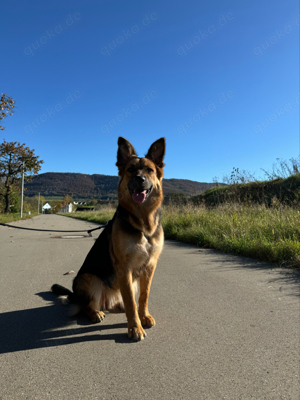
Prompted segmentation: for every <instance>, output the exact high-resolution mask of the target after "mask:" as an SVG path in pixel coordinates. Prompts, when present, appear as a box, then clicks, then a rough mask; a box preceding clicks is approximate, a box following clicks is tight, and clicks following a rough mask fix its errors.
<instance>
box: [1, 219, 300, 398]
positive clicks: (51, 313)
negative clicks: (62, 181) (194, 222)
mask: <svg viewBox="0 0 300 400" xmlns="http://www.w3.org/2000/svg"><path fill="white" fill-rule="evenodd" d="M13 224H14V225H15V226H21V227H28V228H36V229H38V228H41V229H65V230H81V229H89V228H92V227H95V226H96V225H95V224H92V223H89V222H84V221H79V220H74V219H70V218H66V217H62V216H57V215H43V216H38V217H35V218H32V219H31V220H27V221H20V222H15V223H13ZM98 234H99V231H96V232H94V233H93V237H92V238H91V237H83V238H69V239H68V238H55V236H59V235H68V234H67V233H65V234H62V233H55V232H53V233H51V232H35V231H26V230H17V229H9V228H7V227H3V226H0V254H1V261H0V262H1V266H0V268H1V275H0V300H1V301H0V370H1V376H0V388H1V389H0V399H1V400H4V399H13V400H14V399H16V400H21V399H30V400H32V399H39V400H44V399H72V400H73V399H76V400H77V399H78V400H79V399H80V400H85V399H88V400H94V399H122V400H123V399H124V400H127V399H128V400H129V399H130V400H135V399H139V400H140V399H150V400H151V399H209V400H211V399H234V400H235V399H295V400H299V393H300V392H299V342H300V340H299V339H300V333H299V322H300V307H299V290H298V287H299V274H298V273H296V272H293V271H291V270H283V269H279V268H274V266H272V265H270V264H266V263H262V262H259V261H257V260H250V259H247V258H242V257H236V256H231V255H224V254H221V253H218V252H216V251H213V250H209V249H199V248H196V247H194V246H191V245H186V244H181V243H177V242H173V241H166V243H165V247H164V251H163V254H162V256H161V258H160V260H159V264H158V268H157V270H156V273H155V276H154V280H153V284H152V289H151V294H150V307H149V308H150V312H151V313H152V315H153V316H154V318H155V319H156V323H157V325H156V326H155V327H153V328H151V329H149V330H147V335H148V336H147V338H146V339H145V340H144V341H141V342H138V343H135V342H131V341H130V340H129V339H128V338H127V334H126V332H127V329H126V319H125V315H124V314H108V313H107V315H106V318H105V320H104V321H103V322H102V323H101V324H95V325H94V324H90V323H89V321H87V320H86V319H84V317H78V318H75V319H74V318H73V319H72V318H69V317H68V315H67V307H64V306H62V305H60V304H57V303H55V301H54V298H55V297H54V296H53V295H52V293H50V292H49V289H50V287H51V285H52V284H53V283H60V284H62V285H65V286H67V287H70V288H71V284H72V279H73V278H74V276H75V275H74V274H73V273H71V274H68V275H64V273H66V272H68V271H70V270H74V271H77V270H78V269H79V268H80V266H81V264H82V262H83V260H84V258H85V256H86V254H87V253H88V251H89V249H90V248H91V246H92V245H93V243H94V240H95V238H96V237H97V236H98ZM69 235H75V234H69ZM77 235H79V233H78V234H77Z"/></svg>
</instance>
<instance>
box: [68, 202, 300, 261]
mask: <svg viewBox="0 0 300 400" xmlns="http://www.w3.org/2000/svg"><path fill="white" fill-rule="evenodd" d="M114 212H115V208H113V207H103V209H102V210H101V211H90V212H77V213H71V214H67V216H70V217H73V218H79V219H83V220H87V221H91V222H96V223H99V224H103V223H105V222H107V221H108V220H109V219H111V218H112V216H113V214H114ZM162 224H163V228H164V232H165V238H166V239H173V240H178V241H181V242H185V243H190V244H194V245H196V246H199V247H207V248H212V249H217V250H220V251H222V252H225V253H231V254H237V255H242V256H246V257H251V258H256V259H260V260H263V261H267V262H271V263H273V264H277V265H280V266H284V267H292V268H300V211H298V210H297V209H294V208H292V207H288V206H277V207H269V208H267V207H265V206H264V205H251V206H245V205H240V204H224V205H220V206H218V207H214V208H207V207H204V206H193V205H186V206H178V205H177V206H172V205H169V206H164V207H163V212H162Z"/></svg>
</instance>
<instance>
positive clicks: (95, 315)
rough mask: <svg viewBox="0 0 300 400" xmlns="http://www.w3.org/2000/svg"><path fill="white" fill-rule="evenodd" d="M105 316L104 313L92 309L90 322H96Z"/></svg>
mask: <svg viewBox="0 0 300 400" xmlns="http://www.w3.org/2000/svg"><path fill="white" fill-rule="evenodd" d="M104 318H105V314H104V312H102V311H94V312H93V314H92V315H90V319H91V321H92V322H94V323H97V322H101V321H103V320H104Z"/></svg>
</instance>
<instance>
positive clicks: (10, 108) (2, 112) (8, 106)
mask: <svg viewBox="0 0 300 400" xmlns="http://www.w3.org/2000/svg"><path fill="white" fill-rule="evenodd" d="M14 108H15V101H14V99H13V98H12V97H8V96H7V95H6V94H5V93H2V94H1V97H0V123H1V121H2V120H3V119H4V118H6V117H7V116H8V115H12V114H13V112H14ZM4 130H5V128H4V127H3V126H2V125H0V131H4Z"/></svg>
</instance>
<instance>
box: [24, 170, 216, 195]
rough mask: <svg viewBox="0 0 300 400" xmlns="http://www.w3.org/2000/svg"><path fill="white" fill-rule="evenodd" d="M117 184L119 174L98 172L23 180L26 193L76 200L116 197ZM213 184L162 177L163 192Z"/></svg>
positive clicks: (186, 191)
mask: <svg viewBox="0 0 300 400" xmlns="http://www.w3.org/2000/svg"><path fill="white" fill-rule="evenodd" d="M118 183H119V177H118V176H109V175H100V174H93V175H87V174H79V173H71V172H70V173H60V172H47V173H44V174H40V175H37V176H34V177H33V179H32V181H31V182H26V183H25V189H26V190H25V195H26V196H29V197H30V196H36V195H37V194H38V193H40V194H41V195H42V196H45V197H47V198H48V197H64V196H65V195H66V194H69V195H71V196H72V197H73V199H74V200H76V199H98V200H107V199H116V198H117V188H118ZM214 186H215V184H214V183H204V182H202V183H201V182H195V181H190V180H187V179H164V180H163V188H164V194H165V195H168V194H170V193H184V194H185V195H186V196H193V195H197V194H200V193H202V192H204V191H205V190H207V189H209V188H211V187H214Z"/></svg>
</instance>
